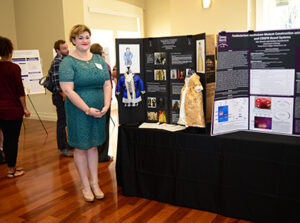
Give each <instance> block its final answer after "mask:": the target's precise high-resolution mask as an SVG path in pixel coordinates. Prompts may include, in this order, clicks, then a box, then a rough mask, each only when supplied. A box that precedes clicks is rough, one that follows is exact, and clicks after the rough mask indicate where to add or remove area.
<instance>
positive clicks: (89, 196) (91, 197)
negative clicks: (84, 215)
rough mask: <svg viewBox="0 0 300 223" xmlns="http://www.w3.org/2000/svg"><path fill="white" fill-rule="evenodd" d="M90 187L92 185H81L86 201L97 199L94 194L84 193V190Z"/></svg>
mask: <svg viewBox="0 0 300 223" xmlns="http://www.w3.org/2000/svg"><path fill="white" fill-rule="evenodd" d="M89 187H90V185H85V186H84V185H82V186H81V187H80V189H81V192H82V195H83V199H84V200H85V201H86V202H93V201H94V199H95V197H94V195H93V194H92V195H86V194H84V192H83V190H84V189H85V188H89Z"/></svg>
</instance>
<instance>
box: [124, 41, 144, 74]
mask: <svg viewBox="0 0 300 223" xmlns="http://www.w3.org/2000/svg"><path fill="white" fill-rule="evenodd" d="M119 66H120V74H124V73H126V72H127V68H128V67H130V69H131V71H132V73H140V45H139V44H119Z"/></svg>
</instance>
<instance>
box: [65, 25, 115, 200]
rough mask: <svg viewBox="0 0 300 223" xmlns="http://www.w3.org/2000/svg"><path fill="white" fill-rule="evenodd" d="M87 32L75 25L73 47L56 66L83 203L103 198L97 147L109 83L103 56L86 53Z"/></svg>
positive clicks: (102, 130) (102, 138) (101, 139)
mask: <svg viewBox="0 0 300 223" xmlns="http://www.w3.org/2000/svg"><path fill="white" fill-rule="evenodd" d="M90 37H91V31H90V29H89V28H88V27H87V26H85V25H75V26H74V27H73V28H72V29H71V32H70V41H71V42H72V44H73V45H74V46H75V50H74V51H73V52H72V53H71V54H70V55H69V56H67V57H65V58H64V59H63V61H62V63H61V65H60V67H59V81H60V86H61V89H62V90H63V92H64V93H65V94H66V96H67V97H66V101H65V108H66V118H67V129H68V139H69V145H70V146H72V147H74V148H75V149H74V161H75V165H76V167H77V171H78V173H79V176H80V179H81V184H82V187H81V190H82V194H83V198H84V200H85V201H87V202H92V201H94V199H95V197H96V198H97V199H103V198H104V193H103V192H102V190H101V189H100V187H99V183H98V150H97V146H99V145H101V144H103V142H104V141H105V114H106V112H107V111H108V109H109V107H110V102H111V83H110V80H109V72H108V68H107V65H106V63H105V61H104V59H103V58H102V57H101V56H99V55H97V54H92V53H91V52H90V45H91V39H90Z"/></svg>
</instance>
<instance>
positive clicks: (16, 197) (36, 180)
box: [0, 120, 249, 223]
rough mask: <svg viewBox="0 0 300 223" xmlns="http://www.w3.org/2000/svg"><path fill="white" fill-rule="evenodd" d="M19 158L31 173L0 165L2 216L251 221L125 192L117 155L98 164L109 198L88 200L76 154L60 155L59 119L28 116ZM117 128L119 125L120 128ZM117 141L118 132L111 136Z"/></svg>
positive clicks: (16, 219)
mask: <svg viewBox="0 0 300 223" xmlns="http://www.w3.org/2000/svg"><path fill="white" fill-rule="evenodd" d="M24 124H25V125H24V126H25V128H24V126H23V127H22V132H21V135H20V143H19V158H18V163H19V165H21V166H22V167H24V168H25V170H26V174H25V175H24V176H22V177H19V178H14V179H7V178H6V170H7V167H6V165H5V164H1V165H0V222H1V223H3V222H9V223H18V222H109V223H114V222H136V223H144V222H152V223H159V222H170V223H174V222H182V223H183V222H188V223H190V222H203V223H210V222H211V223H225V222H226V223H233V222H235V223H249V221H244V220H239V219H233V218H227V217H224V216H221V215H217V214H214V213H210V212H205V211H201V210H196V209H190V208H185V207H179V206H174V205H170V204H166V203H161V202H157V201H152V200H147V199H142V198H138V197H125V196H123V195H122V191H121V188H118V187H117V185H116V176H115V161H111V162H107V163H100V164H99V179H100V186H101V188H102V190H103V191H104V193H105V199H104V200H102V201H98V200H97V201H95V202H94V203H87V202H85V201H84V200H83V198H82V196H81V193H80V182H79V176H78V174H77V172H76V169H75V166H74V162H73V158H68V157H61V156H60V155H59V151H58V149H57V147H56V138H55V131H56V129H55V128H56V127H55V122H44V125H45V127H46V129H47V131H48V133H49V134H48V135H46V133H45V131H44V129H43V127H42V125H41V123H40V122H39V121H36V120H25V121H24ZM115 129H116V131H117V128H115ZM112 141H113V142H114V144H116V137H114V138H113V139H112Z"/></svg>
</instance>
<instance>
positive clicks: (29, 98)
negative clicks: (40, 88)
mask: <svg viewBox="0 0 300 223" xmlns="http://www.w3.org/2000/svg"><path fill="white" fill-rule="evenodd" d="M27 96H28V99H29V101H30V104H31V105H32V107H33V110H34V111H35V113H36V114H37V116H38V118H39V120H40V123H41V124H42V126H43V128H44V130H45V132H46V134H47V135H48V131H47V129H46V128H45V126H44V123H43V121H42V120H41V118H40V116H39V113H38V112H37V110H36V109H35V106H34V105H33V103H32V100H31V98H30V96H29V95H27ZM24 127H25V126H24Z"/></svg>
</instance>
